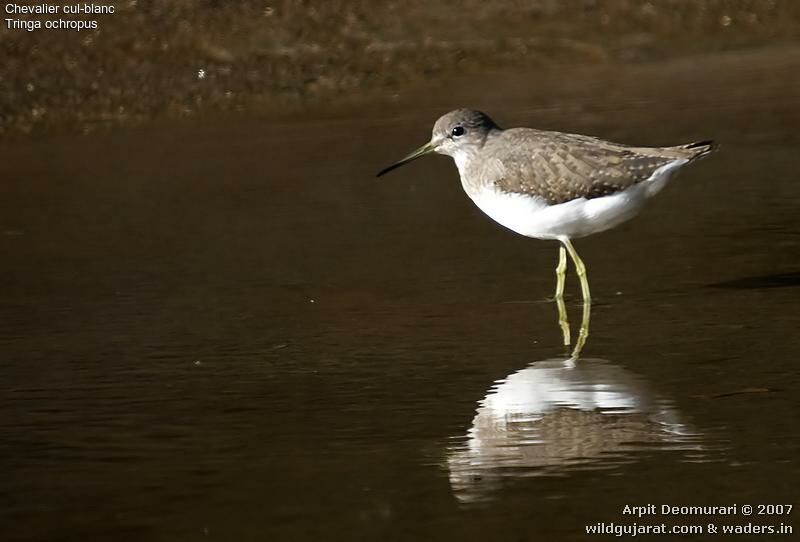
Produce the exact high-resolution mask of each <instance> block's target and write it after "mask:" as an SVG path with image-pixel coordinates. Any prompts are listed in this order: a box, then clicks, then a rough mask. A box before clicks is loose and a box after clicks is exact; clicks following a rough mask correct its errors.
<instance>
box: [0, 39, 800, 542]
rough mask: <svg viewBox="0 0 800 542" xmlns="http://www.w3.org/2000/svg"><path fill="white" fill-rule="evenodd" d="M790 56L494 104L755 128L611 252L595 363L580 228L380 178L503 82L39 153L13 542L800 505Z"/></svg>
mask: <svg viewBox="0 0 800 542" xmlns="http://www.w3.org/2000/svg"><path fill="white" fill-rule="evenodd" d="M781 54H782V53H780V52H778V53H775V52H772V53H770V54H769V55H767V56H766V57H765V58H764V59H757V61H756V60H753V59H749V58H745V60H743V61H741V62H740V63H736V62H733V63H732V61H731V60H730V59H714V58H711V59H706V60H705V61H703V62H705V64H703V63H702V62H700V61H698V65H697V66H695V67H688V66H678V67H675V66H674V65H673V66H671V67H670V66H666V67H665V68H664V69H662V70H658V69H655V68H654V67H652V66H641V67H631V68H628V69H627V71H625V70H623V71H621V72H620V71H619V70H616V69H605V70H606V71H604V69H603V68H597V69H594V70H593V71H592V72H591V75H592V77H591V78H588V77H587V79H586V80H587V81H591V83H590V84H587V86H586V88H585V89H584V90H583V91H581V90H575V89H574V88H572V90H570V91H569V92H567V93H566V94H564V95H559V94H558V93H557V92H556V91H555V90H552V91H551V90H547V89H548V88H551V89H558V88H562V87H560V86H559V85H560V83H559V78H558V76H555V75H554V76H552V78H551V79H550V80H549V82H540V84H538V85H534V84H533V82H531V81H528V80H519V79H517V80H515V79H514V77H513V76H511V75H506V78H507V79H505V80H504V81H505V82H504V83H503V84H502V85H498V86H497V87H496V88H495V89H494V92H493V93H487V94H485V96H487V97H486V98H485V99H484V100H483V101H482V102H481V104H477V105H480V106H481V107H484V108H486V109H488V110H489V111H490V112H491V113H492V114H493V116H495V117H497V120H498V122H501V123H503V124H509V123H510V124H530V125H538V126H542V127H547V128H559V129H564V130H567V129H569V130H576V131H584V132H589V133H594V134H597V135H601V136H605V137H613V138H615V139H620V140H625V141H632V142H637V143H651V144H668V143H681V142H684V141H691V140H693V139H697V138H699V137H704V136H714V137H716V138H718V139H720V140H721V142H722V145H723V146H722V151H721V152H719V153H718V154H716V155H715V156H713V157H712V158H709V159H707V160H704V161H703V162H701V163H699V164H697V165H693V166H692V167H691V168H690V169H689V170H687V171H685V172H684V173H682V175H681V176H680V177H678V178H677V179H676V181H675V182H674V183H673V184H672V185H671V186H670V187H668V189H666V190H665V191H664V193H663V194H661V195H660V196H659V198H658V200H657V201H656V202H654V204H653V205H651V206H650V207H649V208H647V209H646V211H645V213H644V214H643V215H642V216H641V217H639V218H637V219H636V220H635V221H633V222H631V223H629V224H626V225H625V226H623V227H621V228H619V229H617V230H615V231H613V232H609V233H607V234H603V235H599V236H596V237H593V238H590V239H586V240H583V241H581V242H580V243H579V244H577V248H578V250H579V251H580V252H581V255H582V257H583V259H584V261H586V262H587V265H588V267H589V276H590V280H591V282H592V288H593V293H594V295H595V296H596V305H595V306H594V308H593V313H592V332H591V336H590V338H589V342H588V344H587V346H586V348H585V350H584V355H583V356H582V358H581V359H579V360H574V359H570V358H569V353H568V352H565V351H564V349H563V347H561V346H560V332H559V329H558V325H557V321H556V309H555V307H554V306H553V304H552V303H550V302H548V301H547V300H546V298H547V296H548V295H550V294H551V292H552V289H553V287H554V279H555V277H554V273H553V270H554V267H555V264H556V259H557V250H556V246H555V245H554V244H551V243H546V242H540V241H533V240H528V239H523V238H520V237H517V236H515V235H513V234H511V233H510V232H507V231H504V230H503V229H502V228H501V227H500V226H498V225H495V224H493V223H491V222H490V221H489V220H488V219H487V218H485V217H484V216H482V215H481V214H480V212H479V211H478V210H476V209H475V208H473V207H472V205H471V203H470V202H469V200H468V199H467V198H466V197H465V196H464V195H463V193H462V192H461V189H460V186H459V185H458V182H457V177H456V172H455V168H454V167H453V166H452V164H451V163H450V161H449V160H448V159H445V158H441V157H439V158H430V159H428V160H427V161H424V162H423V161H420V162H418V163H415V164H413V165H409V166H407V167H406V168H403V169H402V170H400V171H398V172H396V174H394V175H393V176H391V177H387V178H382V179H380V180H377V181H376V180H375V179H374V178H373V175H374V173H375V171H377V170H378V169H379V168H380V167H382V166H384V165H385V164H387V163H389V162H391V161H392V160H394V159H396V158H398V157H399V156H402V155H403V154H404V153H406V152H407V151H408V150H410V149H411V148H413V147H415V146H416V145H418V144H419V143H422V142H423V141H424V140H425V138H427V137H428V130H429V125H430V124H431V123H432V121H433V120H434V118H435V117H436V116H437V115H438V114H439V113H441V112H442V110H446V109H448V108H450V107H452V106H456V105H465V104H467V103H470V100H475V96H476V94H477V93H478V92H479V91H478V90H477V89H472V88H471V89H465V90H464V91H463V92H462V94H463V95H461V94H458V95H455V96H447V99H445V97H444V93H445V90H444V89H443V90H441V91H440V92H441V93H440V94H437V93H433V94H432V95H431V96H430V102H428V103H425V104H423V105H412V104H406V105H405V106H404V107H405V109H406V110H407V111H408V115H406V116H405V117H403V118H401V117H399V116H397V115H395V114H394V113H392V112H387V113H384V114H382V115H381V114H377V115H375V116H374V117H369V118H368V117H364V118H358V119H348V118H343V117H340V118H328V119H319V118H300V119H297V120H296V121H294V122H288V121H287V122H284V123H282V124H274V123H271V122H270V121H269V119H244V118H229V119H219V120H212V121H209V122H208V123H203V124H196V125H186V124H183V125H164V126H155V127H152V128H145V129H141V130H138V131H127V132H117V133H113V134H104V135H96V136H91V137H86V138H78V139H75V138H68V137H60V136H52V137H51V138H49V139H44V140H29V141H21V142H17V143H13V144H9V145H8V146H6V148H4V149H2V150H1V151H0V155H1V156H2V157H1V160H2V164H3V168H2V169H3V183H2V188H0V191H2V194H1V195H0V253H1V254H2V264H0V352H2V360H3V363H2V369H0V371H2V386H1V387H0V457H1V458H2V462H3V465H4V472H5V480H4V483H3V484H2V487H0V502H2V507H0V519H2V521H0V525H2V527H0V531H2V532H3V533H4V535H3V539H4V540H97V539H102V538H113V539H114V540H145V539H146V540H196V539H201V538H203V539H205V538H207V539H218V540H288V539H300V540H303V539H309V540H310V539H325V540H352V539H389V540H392V539H396V540H408V539H460V540H476V539H485V538H487V537H488V538H493V539H502V540H508V539H525V540H528V539H536V538H543V539H549V540H553V539H559V540H583V539H586V535H585V534H584V529H583V525H586V524H593V523H597V522H601V521H603V522H611V521H614V522H621V521H625V518H624V517H623V516H622V514H621V510H622V507H623V506H624V505H626V504H631V505H642V504H647V503H656V504H661V503H665V504H675V505H685V504H718V505H728V504H733V503H739V504H743V503H751V504H756V503H792V502H794V501H795V499H796V494H797V493H796V487H797V484H798V481H800V471H799V470H798V465H797V461H796V458H797V457H798V452H800V434H798V429H797V425H796V423H795V422H796V415H797V412H798V408H797V407H798V402H797V399H796V395H795V390H796V389H797V386H798V384H800V370H799V369H798V365H797V360H798V353H800V338H799V337H800V335H798V333H797V329H798V324H800V310H799V309H800V298H799V297H798V292H800V290H798V286H800V263H798V262H800V258H799V257H798V256H800V234H799V233H798V232H800V222H798V218H797V217H798V216H799V215H798V212H797V210H798V208H800V189H798V187H797V186H798V185H797V168H796V148H797V147H796V144H797V139H796V137H797V136H796V133H797V128H798V122H797V120H798V109H797V102H796V93H795V92H794V90H793V89H796V88H797V81H796V80H795V79H796V78H794V79H793V78H792V76H790V75H788V76H787V78H786V80H785V81H783V82H782V83H781V84H777V83H765V82H764V81H763V80H760V79H757V78H753V77H752V74H753V73H754V72H755V71H758V69H759V66H761V65H763V64H764V63H766V62H767V61H772V62H779V61H780V62H783V61H785V59H784V57H782V56H781ZM793 58H795V57H793ZM720 65H722V66H725V68H724V69H715V68H718V67H719V66H720ZM637 70H638V71H637ZM659 73H663V74H666V75H661V76H660V77H662V78H663V79H661V80H659V79H657V77H659V75H658V74H659ZM675 73H680V74H682V75H681V76H682V77H683V78H684V83H685V84H681V85H674V86H672V87H670V84H669V82H670V81H673V76H674V74H675ZM737 74H738V75H737ZM645 75H646V77H644V76H645ZM612 81H615V82H617V83H618V85H625V86H624V88H622V87H619V86H618V87H614V86H613V85H612V84H611V82H612ZM732 81H733V82H735V83H736V85H735V86H731V84H730V83H731V82H732ZM548 85H549V86H548ZM748 85H749V86H748ZM525 86H527V87H528V88H531V89H534V88H535V89H537V90H532V94H533V95H534V96H536V97H537V99H536V100H535V103H536V104H550V105H552V104H556V105H555V106H553V107H549V106H548V107H545V106H541V107H532V106H531V101H532V98H530V97H527V96H520V88H521V87H525ZM603 86H605V87H607V88H609V89H612V91H610V92H609V93H608V94H600V93H598V92H596V89H597V88H599V87H603ZM456 88H458V87H456ZM732 89H734V90H735V91H734V90H732ZM451 92H452V89H451ZM547 92H553V94H549V95H548V94H547ZM682 92H683V93H682ZM715 92H716V93H717V98H716V99H712V98H708V97H707V96H713V95H714V93H715ZM537 93H538V94H537ZM698 95H699V96H702V97H701V98H697V97H696V96H698ZM752 96H759V97H762V98H763V99H758V100H753V99H751V98H750V97H752ZM698 100H699V102H698ZM451 102H457V103H451ZM471 103H475V101H472V102H471ZM698 103H699V105H698ZM691 104H695V106H694V108H691V107H690V105H691ZM670 119H674V121H673V122H670ZM567 286H568V290H569V292H570V297H569V300H568V301H569V302H568V308H569V310H570V314H571V317H572V319H573V324H576V323H577V319H578V317H579V314H580V306H579V305H578V301H579V299H578V297H579V296H578V289H577V282H576V281H575V279H574V276H572V275H570V277H569V278H568V283H567ZM795 504H797V503H796V502H795ZM704 521H706V520H704ZM654 522H655V521H654ZM765 522H766V520H765ZM687 538H689V539H690V537H687Z"/></svg>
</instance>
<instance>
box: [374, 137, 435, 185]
mask: <svg viewBox="0 0 800 542" xmlns="http://www.w3.org/2000/svg"><path fill="white" fill-rule="evenodd" d="M433 150H434V146H433V143H430V142H428V143H425V144H424V145H423V146H421V147H420V148H418V149H417V150H415V151H414V152H412V153H411V154H409V155H408V156H406V157H405V158H401V159H400V160H398V161H397V162H395V163H394V164H392V165H391V166H389V167H387V168H384V169H382V170H380V171H379V172H378V174H377V175H375V176H376V177H380V176H381V175H385V174H387V173H389V172H390V171H392V170H393V169H397V168H399V167H400V166H402V165H405V164H407V163H409V162H411V161H412V160H416V159H417V158H419V157H421V156H425V155H426V154H430V153H432V152H433Z"/></svg>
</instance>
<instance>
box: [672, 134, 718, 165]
mask: <svg viewBox="0 0 800 542" xmlns="http://www.w3.org/2000/svg"><path fill="white" fill-rule="evenodd" d="M718 148H719V145H717V144H716V143H714V142H713V141H711V140H710V139H706V140H704V141H696V142H695V143H689V144H688V145H683V146H681V149H684V150H687V151H691V153H692V154H691V156H690V158H689V160H697V159H698V158H702V157H704V156H708V155H709V154H711V153H712V152H714V151H716V150H717V149H718Z"/></svg>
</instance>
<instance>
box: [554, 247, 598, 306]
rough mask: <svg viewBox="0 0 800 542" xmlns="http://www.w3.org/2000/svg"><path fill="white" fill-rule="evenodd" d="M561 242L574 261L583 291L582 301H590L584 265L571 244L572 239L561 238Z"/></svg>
mask: <svg viewBox="0 0 800 542" xmlns="http://www.w3.org/2000/svg"><path fill="white" fill-rule="evenodd" d="M561 242H562V243H563V244H564V246H565V247H567V251H569V255H570V257H571V258H572V261H573V262H575V272H576V273H578V278H579V279H580V280H581V293H583V302H584V303H591V302H592V294H591V293H589V279H588V278H587V276H586V266H585V265H583V260H581V257H580V256H578V253H577V252H576V251H575V247H574V246H572V241H570V240H569V239H562V240H561Z"/></svg>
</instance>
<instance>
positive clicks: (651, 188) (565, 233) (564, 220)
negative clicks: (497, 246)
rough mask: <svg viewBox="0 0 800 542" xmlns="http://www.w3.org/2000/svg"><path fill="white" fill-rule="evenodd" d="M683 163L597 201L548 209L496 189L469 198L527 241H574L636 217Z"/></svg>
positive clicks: (533, 200)
mask: <svg viewBox="0 0 800 542" xmlns="http://www.w3.org/2000/svg"><path fill="white" fill-rule="evenodd" d="M686 162H687V161H686V160H675V161H674V162H670V163H669V164H666V165H664V166H662V167H660V168H659V169H657V170H656V171H655V172H654V173H653V175H651V176H650V178H649V179H647V180H646V181H643V182H641V183H639V184H636V185H633V186H631V187H629V188H627V189H625V190H623V191H621V192H617V193H616V194H612V195H610V196H603V197H599V198H592V199H586V198H580V199H576V200H572V201H568V202H566V203H559V204H557V205H549V204H547V202H546V201H545V200H543V199H542V198H539V197H536V196H528V195H525V194H514V193H508V192H502V191H500V190H497V189H496V188H495V187H485V188H483V189H481V190H479V191H477V192H474V193H473V194H470V198H472V201H474V202H475V204H476V205H477V206H478V207H479V208H480V209H481V210H482V211H483V212H484V213H486V214H487V215H489V216H490V217H491V218H492V219H494V220H495V221H496V222H498V223H500V224H502V225H503V226H505V227H506V228H508V229H510V230H512V231H515V232H517V233H519V234H521V235H525V236H526V237H534V238H537V239H560V238H565V237H566V238H569V239H574V238H578V237H584V236H586V235H591V234H593V233H599V232H601V231H605V230H607V229H610V228H613V227H614V226H617V225H619V224H621V223H622V222H625V221H626V220H629V219H631V218H633V217H634V216H636V214H638V212H639V211H640V210H641V208H642V206H644V203H645V202H646V201H647V200H648V199H649V198H651V197H652V196H654V195H655V194H657V193H658V192H659V191H660V190H661V189H662V188H663V187H664V185H666V182H667V180H669V177H670V176H671V175H672V173H673V172H674V171H675V170H676V169H677V168H678V167H680V166H682V165H683V164H685V163H686Z"/></svg>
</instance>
